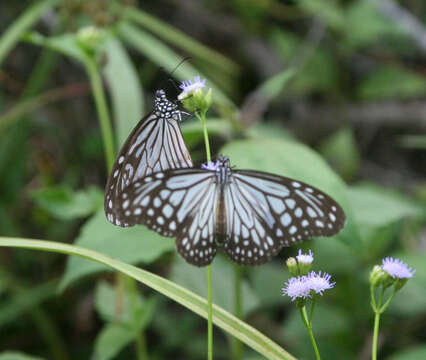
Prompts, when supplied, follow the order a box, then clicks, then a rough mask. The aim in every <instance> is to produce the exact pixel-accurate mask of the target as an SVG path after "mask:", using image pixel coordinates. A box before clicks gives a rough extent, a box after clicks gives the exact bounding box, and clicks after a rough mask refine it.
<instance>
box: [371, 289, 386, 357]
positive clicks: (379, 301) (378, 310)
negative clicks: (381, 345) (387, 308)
mask: <svg viewBox="0 0 426 360" xmlns="http://www.w3.org/2000/svg"><path fill="white" fill-rule="evenodd" d="M384 293H385V289H384V287H383V286H382V288H381V291H380V293H379V298H378V299H377V302H376V301H375V298H374V295H375V294H374V291H373V292H372V293H371V296H372V298H371V302H372V303H374V304H375V309H374V313H375V315H374V330H373V342H372V344H371V360H376V359H377V341H378V338H379V324H380V314H381V313H382V301H383V295H384Z"/></svg>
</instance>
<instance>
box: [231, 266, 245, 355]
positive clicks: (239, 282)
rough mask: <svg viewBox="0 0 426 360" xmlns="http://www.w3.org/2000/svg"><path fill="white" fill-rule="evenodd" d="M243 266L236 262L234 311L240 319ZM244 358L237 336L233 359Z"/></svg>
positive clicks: (233, 346)
mask: <svg viewBox="0 0 426 360" xmlns="http://www.w3.org/2000/svg"><path fill="white" fill-rule="evenodd" d="M242 270H243V269H242V268H241V266H239V265H237V264H234V276H235V279H234V285H235V288H234V301H235V303H234V313H235V316H236V317H237V318H239V319H242V317H243V301H242V300H243V299H242V293H241V288H242V286H241V285H242ZM242 358H243V344H242V342H241V341H239V340H238V339H236V338H233V340H232V359H234V360H241V359H242Z"/></svg>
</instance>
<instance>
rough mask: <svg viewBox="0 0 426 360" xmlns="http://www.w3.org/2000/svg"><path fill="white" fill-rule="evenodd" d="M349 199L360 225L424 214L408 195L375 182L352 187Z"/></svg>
mask: <svg viewBox="0 0 426 360" xmlns="http://www.w3.org/2000/svg"><path fill="white" fill-rule="evenodd" d="M348 195H349V199H350V202H351V204H352V208H353V210H354V214H355V219H356V220H357V222H358V223H359V224H360V225H368V226H375V227H380V226H385V225H387V224H390V223H393V222H396V221H399V220H401V219H403V218H406V217H416V216H421V215H422V214H423V211H422V209H421V208H420V207H419V206H417V205H416V204H415V203H414V202H413V201H411V200H410V199H409V198H408V197H404V196H402V195H401V194H399V193H398V192H396V191H395V190H386V189H383V188H380V187H378V186H377V185H373V184H363V185H357V186H352V187H350V189H349V191H348Z"/></svg>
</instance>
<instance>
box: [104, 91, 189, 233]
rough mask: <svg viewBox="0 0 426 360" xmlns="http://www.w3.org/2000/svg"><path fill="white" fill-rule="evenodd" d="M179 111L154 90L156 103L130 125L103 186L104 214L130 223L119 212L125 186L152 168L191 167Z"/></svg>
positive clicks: (122, 223)
mask: <svg viewBox="0 0 426 360" xmlns="http://www.w3.org/2000/svg"><path fill="white" fill-rule="evenodd" d="M181 117H182V113H181V111H180V110H179V109H178V106H177V105H176V104H175V103H173V102H172V101H170V100H168V99H167V98H166V94H165V92H164V91H163V90H158V91H157V92H156V94H155V107H154V110H153V111H152V112H150V113H149V114H148V115H146V116H145V117H144V118H143V119H142V120H141V121H140V122H139V123H138V124H137V125H136V127H135V128H134V129H133V131H132V132H131V133H130V135H129V137H128V138H127V140H126V142H125V143H124V145H123V147H122V148H121V150H120V153H119V155H118V157H117V159H116V161H115V163H114V165H113V167H112V170H111V173H110V175H109V177H108V181H107V185H106V188H105V203H104V207H105V214H106V216H107V219H108V221H110V222H111V223H113V224H115V225H118V226H123V227H126V226H131V225H133V224H134V223H133V222H132V223H127V222H125V221H124V219H123V218H122V217H121V216H120V215H121V212H120V211H117V209H121V204H122V198H121V193H122V191H123V189H124V188H125V187H126V186H129V185H130V184H132V183H135V182H136V181H138V180H139V179H141V178H143V177H144V176H146V175H149V174H151V173H153V172H157V171H163V170H167V169H174V168H188V167H192V160H191V156H190V155H189V152H188V149H187V148H186V145H185V142H184V140H183V137H182V132H181V130H180V127H179V122H180V121H181Z"/></svg>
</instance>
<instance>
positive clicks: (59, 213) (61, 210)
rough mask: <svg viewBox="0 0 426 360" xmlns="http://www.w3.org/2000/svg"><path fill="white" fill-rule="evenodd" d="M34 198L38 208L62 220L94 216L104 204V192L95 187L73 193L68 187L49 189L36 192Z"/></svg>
mask: <svg viewBox="0 0 426 360" xmlns="http://www.w3.org/2000/svg"><path fill="white" fill-rule="evenodd" d="M32 198H33V200H34V201H35V202H36V203H37V205H38V206H40V207H41V208H43V209H45V210H46V211H48V212H49V213H50V214H51V215H52V216H55V217H57V218H59V219H62V220H72V219H77V218H81V217H85V216H88V215H90V214H93V213H94V212H95V211H97V210H98V209H100V208H101V207H102V205H103V203H104V196H103V192H102V191H100V190H99V189H98V188H95V187H89V188H87V189H85V190H80V191H73V190H72V189H71V188H70V187H68V186H55V187H49V188H46V189H42V190H38V191H36V192H34V193H33V194H32Z"/></svg>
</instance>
